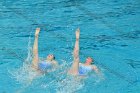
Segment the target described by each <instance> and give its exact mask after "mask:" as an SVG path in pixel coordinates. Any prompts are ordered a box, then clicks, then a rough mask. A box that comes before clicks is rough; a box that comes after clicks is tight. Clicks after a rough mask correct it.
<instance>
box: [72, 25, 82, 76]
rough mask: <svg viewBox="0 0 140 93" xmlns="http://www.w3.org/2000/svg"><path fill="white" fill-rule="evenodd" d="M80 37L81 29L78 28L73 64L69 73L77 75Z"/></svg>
mask: <svg viewBox="0 0 140 93" xmlns="http://www.w3.org/2000/svg"><path fill="white" fill-rule="evenodd" d="M79 37H80V29H79V28H78V29H77V30H76V41H75V47H74V51H73V58H74V60H73V64H72V66H71V68H70V70H69V73H70V74H72V75H77V74H78V73H79V71H78V70H79Z"/></svg>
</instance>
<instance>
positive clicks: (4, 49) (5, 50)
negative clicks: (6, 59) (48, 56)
mask: <svg viewBox="0 0 140 93" xmlns="http://www.w3.org/2000/svg"><path fill="white" fill-rule="evenodd" d="M1 50H2V51H4V52H7V53H8V54H10V55H12V56H13V57H15V58H17V59H19V60H20V61H22V62H23V61H24V58H23V57H21V56H19V55H18V54H17V53H16V52H14V51H13V50H12V49H9V48H6V47H3V48H2V49H1Z"/></svg>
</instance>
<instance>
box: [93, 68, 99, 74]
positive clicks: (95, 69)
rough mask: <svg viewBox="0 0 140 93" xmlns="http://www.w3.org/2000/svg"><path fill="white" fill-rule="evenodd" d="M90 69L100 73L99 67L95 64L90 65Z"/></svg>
mask: <svg viewBox="0 0 140 93" xmlns="http://www.w3.org/2000/svg"><path fill="white" fill-rule="evenodd" d="M92 69H93V70H94V71H95V72H96V73H97V74H99V73H100V72H99V69H98V68H97V66H92Z"/></svg>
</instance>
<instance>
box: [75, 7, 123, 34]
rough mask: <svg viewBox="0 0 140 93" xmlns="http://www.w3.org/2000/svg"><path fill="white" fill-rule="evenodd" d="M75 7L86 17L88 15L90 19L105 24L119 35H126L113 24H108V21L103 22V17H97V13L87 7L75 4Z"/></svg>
mask: <svg viewBox="0 0 140 93" xmlns="http://www.w3.org/2000/svg"><path fill="white" fill-rule="evenodd" d="M75 7H76V8H78V9H79V10H80V11H82V12H84V13H85V14H86V15H88V16H89V17H90V18H92V20H97V21H99V22H100V23H102V24H104V25H105V26H106V27H108V28H110V30H112V29H113V30H114V31H116V32H118V33H121V34H122V33H124V32H123V31H122V30H120V29H119V28H118V27H113V25H112V24H109V23H107V21H105V20H103V17H102V16H97V14H96V13H94V12H91V11H89V10H88V9H86V8H85V7H82V6H81V5H79V4H75ZM114 28H115V29H114Z"/></svg>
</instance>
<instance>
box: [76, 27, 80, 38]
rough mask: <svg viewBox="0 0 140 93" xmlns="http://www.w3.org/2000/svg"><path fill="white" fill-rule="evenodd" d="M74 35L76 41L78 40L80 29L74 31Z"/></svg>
mask: <svg viewBox="0 0 140 93" xmlns="http://www.w3.org/2000/svg"><path fill="white" fill-rule="evenodd" d="M75 34H76V39H79V37H80V29H79V28H78V29H77V30H76V32H75Z"/></svg>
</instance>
